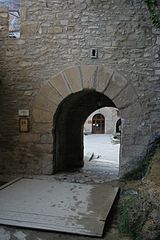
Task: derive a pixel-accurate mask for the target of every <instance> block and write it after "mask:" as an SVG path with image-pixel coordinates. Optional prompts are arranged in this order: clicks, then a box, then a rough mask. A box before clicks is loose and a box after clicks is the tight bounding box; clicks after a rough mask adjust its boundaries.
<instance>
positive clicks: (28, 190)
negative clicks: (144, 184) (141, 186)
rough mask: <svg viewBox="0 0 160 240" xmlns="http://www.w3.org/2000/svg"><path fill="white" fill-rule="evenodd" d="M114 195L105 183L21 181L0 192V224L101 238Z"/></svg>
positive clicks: (51, 180)
mask: <svg viewBox="0 0 160 240" xmlns="http://www.w3.org/2000/svg"><path fill="white" fill-rule="evenodd" d="M117 193H118V188H113V187H111V186H109V185H107V184H80V183H68V182H60V181H56V180H54V179H47V180H46V179H45V180H44V179H29V178H22V179H19V180H18V181H16V182H13V183H11V184H10V185H6V186H5V187H4V188H3V187H2V188H1V190H0V224H4V225H12V226H19V227H26V228H34V229H44V230H52V231H60V232H66V233H75V234H82V235H88V236H98V237H101V236H102V235H103V229H104V225H105V221H106V218H107V216H108V213H109V211H110V209H111V206H112V204H113V202H114V199H115V197H116V195H117Z"/></svg>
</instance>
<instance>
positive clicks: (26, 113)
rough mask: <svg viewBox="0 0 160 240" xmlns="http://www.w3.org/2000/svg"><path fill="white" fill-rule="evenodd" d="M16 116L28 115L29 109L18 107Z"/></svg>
mask: <svg viewBox="0 0 160 240" xmlns="http://www.w3.org/2000/svg"><path fill="white" fill-rule="evenodd" d="M18 116H23V117H24V116H25V117H28V116H29V109H19V110H18Z"/></svg>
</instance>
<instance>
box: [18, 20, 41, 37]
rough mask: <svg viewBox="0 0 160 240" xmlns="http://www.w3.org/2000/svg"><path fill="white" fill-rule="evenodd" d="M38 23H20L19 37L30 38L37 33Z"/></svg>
mask: <svg viewBox="0 0 160 240" xmlns="http://www.w3.org/2000/svg"><path fill="white" fill-rule="evenodd" d="M38 29H39V23H38V22H34V21H33V22H29V21H24V22H22V23H21V35H22V36H25V37H29V36H32V35H34V34H37V33H38Z"/></svg>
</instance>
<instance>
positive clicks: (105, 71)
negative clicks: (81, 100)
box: [96, 66, 113, 92]
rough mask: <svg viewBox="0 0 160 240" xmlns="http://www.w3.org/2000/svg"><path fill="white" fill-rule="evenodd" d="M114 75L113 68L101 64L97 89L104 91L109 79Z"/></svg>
mask: <svg viewBox="0 0 160 240" xmlns="http://www.w3.org/2000/svg"><path fill="white" fill-rule="evenodd" d="M112 75H113V70H111V69H109V68H106V67H104V66H99V67H98V71H97V77H96V90H97V91H98V92H104V90H105V89H106V87H107V85H108V83H109V80H110V79H111V77H112Z"/></svg>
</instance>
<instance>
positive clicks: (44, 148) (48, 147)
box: [34, 143, 53, 153]
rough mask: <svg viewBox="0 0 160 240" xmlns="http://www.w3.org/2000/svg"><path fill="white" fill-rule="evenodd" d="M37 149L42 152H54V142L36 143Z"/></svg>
mask: <svg viewBox="0 0 160 240" xmlns="http://www.w3.org/2000/svg"><path fill="white" fill-rule="evenodd" d="M34 146H35V149H36V151H37V153H38V152H41V153H52V151H53V144H48V143H43V144H41V143H40V144H35V145H34Z"/></svg>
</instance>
